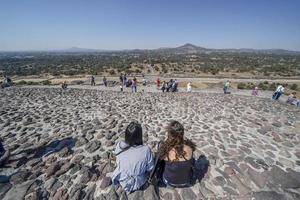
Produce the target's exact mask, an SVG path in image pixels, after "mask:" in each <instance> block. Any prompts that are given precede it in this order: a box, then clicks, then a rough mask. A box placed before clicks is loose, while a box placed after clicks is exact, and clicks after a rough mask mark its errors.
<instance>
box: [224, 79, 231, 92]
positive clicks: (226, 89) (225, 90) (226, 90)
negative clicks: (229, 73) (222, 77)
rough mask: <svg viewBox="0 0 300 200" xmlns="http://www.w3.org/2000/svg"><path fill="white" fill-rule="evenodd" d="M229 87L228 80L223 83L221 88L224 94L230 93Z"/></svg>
mask: <svg viewBox="0 0 300 200" xmlns="http://www.w3.org/2000/svg"><path fill="white" fill-rule="evenodd" d="M229 88H230V82H229V81H226V82H225V84H224V88H223V90H224V94H230V92H229Z"/></svg>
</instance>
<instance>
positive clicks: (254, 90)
mask: <svg viewBox="0 0 300 200" xmlns="http://www.w3.org/2000/svg"><path fill="white" fill-rule="evenodd" d="M252 96H258V87H255V88H254V89H253V90H252Z"/></svg>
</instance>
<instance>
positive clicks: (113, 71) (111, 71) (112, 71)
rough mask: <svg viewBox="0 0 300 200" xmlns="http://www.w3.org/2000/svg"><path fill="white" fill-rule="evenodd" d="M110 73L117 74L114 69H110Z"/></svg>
mask: <svg viewBox="0 0 300 200" xmlns="http://www.w3.org/2000/svg"><path fill="white" fill-rule="evenodd" d="M108 73H109V74H110V75H115V74H116V73H115V70H113V69H111V70H109V71H108Z"/></svg>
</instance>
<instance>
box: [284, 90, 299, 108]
mask: <svg viewBox="0 0 300 200" xmlns="http://www.w3.org/2000/svg"><path fill="white" fill-rule="evenodd" d="M286 102H287V103H289V104H293V105H297V102H298V101H297V97H296V92H292V93H291V94H290V95H289V96H288V99H287V101H286Z"/></svg>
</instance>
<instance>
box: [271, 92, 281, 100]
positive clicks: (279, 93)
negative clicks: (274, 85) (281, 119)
mask: <svg viewBox="0 0 300 200" xmlns="http://www.w3.org/2000/svg"><path fill="white" fill-rule="evenodd" d="M281 95H282V92H275V94H274V96H273V99H274V100H278V99H279V97H280V96H281Z"/></svg>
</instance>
